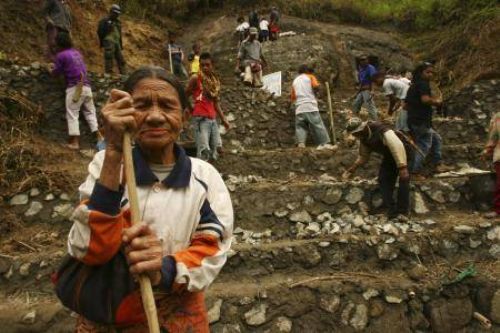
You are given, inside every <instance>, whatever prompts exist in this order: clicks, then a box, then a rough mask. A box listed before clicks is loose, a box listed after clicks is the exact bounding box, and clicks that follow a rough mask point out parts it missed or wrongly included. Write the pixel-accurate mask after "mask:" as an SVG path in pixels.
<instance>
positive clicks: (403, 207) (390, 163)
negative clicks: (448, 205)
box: [342, 117, 413, 218]
mask: <svg viewBox="0 0 500 333" xmlns="http://www.w3.org/2000/svg"><path fill="white" fill-rule="evenodd" d="M347 132H348V133H350V134H352V135H353V136H354V137H355V138H357V139H358V140H359V141H360V146H359V156H358V158H357V159H356V162H354V164H353V165H352V166H351V167H350V168H348V169H347V171H345V172H344V174H343V175H342V178H343V179H348V178H350V177H351V175H352V174H353V173H354V171H355V170H356V169H357V168H358V167H360V166H361V165H364V164H365V163H366V162H368V160H369V158H370V154H371V152H376V153H378V154H380V155H382V164H381V165H380V169H379V174H378V182H379V186H380V192H381V194H382V200H383V203H384V207H385V208H387V209H388V217H389V218H395V217H397V216H398V215H400V214H401V215H407V214H408V213H409V208H410V176H409V173H408V160H409V159H410V158H411V156H412V154H413V148H412V146H411V144H410V143H409V142H408V140H407V139H406V137H405V136H404V135H403V134H401V133H400V132H397V131H393V130H392V129H391V128H390V126H388V125H386V124H384V123H382V122H376V121H367V122H362V121H361V119H359V118H356V117H354V118H351V119H350V120H349V121H348V123H347ZM398 176H399V189H398V198H397V202H394V198H393V193H394V189H395V187H396V180H397V179H398Z"/></svg>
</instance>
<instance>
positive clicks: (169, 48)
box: [168, 43, 174, 74]
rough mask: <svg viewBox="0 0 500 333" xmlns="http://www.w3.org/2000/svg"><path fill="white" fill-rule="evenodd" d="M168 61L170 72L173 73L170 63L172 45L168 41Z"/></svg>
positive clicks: (172, 66)
mask: <svg viewBox="0 0 500 333" xmlns="http://www.w3.org/2000/svg"><path fill="white" fill-rule="evenodd" d="M168 61H169V62H170V73H171V74H174V65H173V64H172V47H171V46H170V43H168Z"/></svg>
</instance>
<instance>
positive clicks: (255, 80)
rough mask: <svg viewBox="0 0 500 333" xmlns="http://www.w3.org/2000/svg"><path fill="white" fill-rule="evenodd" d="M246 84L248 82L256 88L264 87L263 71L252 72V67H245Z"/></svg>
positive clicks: (244, 79)
mask: <svg viewBox="0 0 500 333" xmlns="http://www.w3.org/2000/svg"><path fill="white" fill-rule="evenodd" d="M243 81H244V82H248V83H250V84H252V85H254V86H256V87H260V86H262V70H260V71H258V72H252V67H251V66H250V65H246V66H245V77H244V78H243Z"/></svg>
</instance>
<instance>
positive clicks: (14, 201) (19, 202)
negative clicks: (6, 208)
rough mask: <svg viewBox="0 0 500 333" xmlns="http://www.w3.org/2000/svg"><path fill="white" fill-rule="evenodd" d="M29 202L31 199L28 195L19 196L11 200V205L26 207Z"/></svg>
mask: <svg viewBox="0 0 500 333" xmlns="http://www.w3.org/2000/svg"><path fill="white" fill-rule="evenodd" d="M28 202H29V197H28V195H27V194H18V195H15V196H13V197H12V199H10V201H9V204H10V205H11V206H20V205H26V204H27V203H28Z"/></svg>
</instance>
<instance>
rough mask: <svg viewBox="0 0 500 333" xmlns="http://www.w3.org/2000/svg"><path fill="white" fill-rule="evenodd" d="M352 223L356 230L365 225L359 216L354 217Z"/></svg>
mask: <svg viewBox="0 0 500 333" xmlns="http://www.w3.org/2000/svg"><path fill="white" fill-rule="evenodd" d="M352 223H353V224H354V226H355V227H356V228H360V227H362V226H363V225H364V224H365V221H364V220H363V216H361V215H356V216H355V217H354V219H353V220H352Z"/></svg>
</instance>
